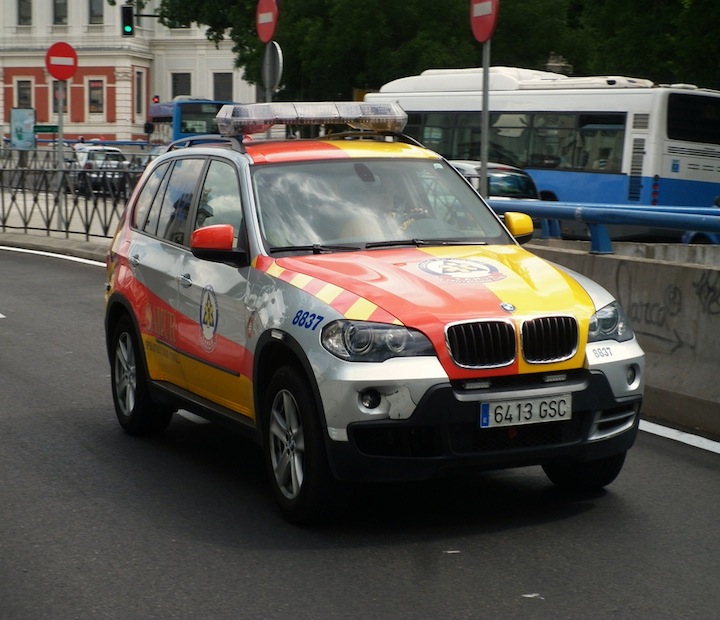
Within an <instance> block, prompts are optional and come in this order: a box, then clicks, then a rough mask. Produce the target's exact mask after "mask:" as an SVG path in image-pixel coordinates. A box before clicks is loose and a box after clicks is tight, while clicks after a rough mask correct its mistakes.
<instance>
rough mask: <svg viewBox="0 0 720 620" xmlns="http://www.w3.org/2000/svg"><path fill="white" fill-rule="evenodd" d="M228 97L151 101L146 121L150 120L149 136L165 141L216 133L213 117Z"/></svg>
mask: <svg viewBox="0 0 720 620" xmlns="http://www.w3.org/2000/svg"><path fill="white" fill-rule="evenodd" d="M228 103H232V102H230V101H213V100H211V99H195V98H187V97H176V98H175V99H173V100H172V101H166V102H160V103H152V104H150V109H149V114H148V117H149V121H150V123H152V125H153V127H152V132H151V140H152V141H153V142H162V143H168V142H172V141H173V140H180V139H181V138H188V137H191V136H197V135H203V134H216V133H219V131H218V126H217V122H216V120H215V117H216V116H217V113H218V112H219V111H220V108H222V107H223V106H224V105H226V104H228Z"/></svg>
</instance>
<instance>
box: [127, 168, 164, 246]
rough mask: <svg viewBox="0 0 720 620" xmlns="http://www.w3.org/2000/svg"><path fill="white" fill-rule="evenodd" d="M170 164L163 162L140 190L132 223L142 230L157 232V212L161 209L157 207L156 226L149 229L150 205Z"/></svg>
mask: <svg viewBox="0 0 720 620" xmlns="http://www.w3.org/2000/svg"><path fill="white" fill-rule="evenodd" d="M168 166H169V164H163V165H162V166H158V167H157V168H156V169H155V170H154V171H153V173H152V175H150V178H149V179H148V180H147V182H146V183H145V185H144V186H143V188H142V190H140V195H139V196H138V199H137V202H136V203H135V210H134V211H133V220H132V222H131V225H132V226H134V227H135V228H139V229H140V230H146V231H147V232H152V234H155V231H156V230H157V214H158V213H159V211H160V208H159V206H158V208H157V209H155V218H154V219H155V226H154V228H153V230H152V231H149V230H148V229H147V227H146V222H147V221H148V213H150V206H151V205H152V204H153V200H154V199H155V196H156V194H157V191H158V187H160V182H161V181H162V179H163V177H164V176H165V173H166V172H167V169H168Z"/></svg>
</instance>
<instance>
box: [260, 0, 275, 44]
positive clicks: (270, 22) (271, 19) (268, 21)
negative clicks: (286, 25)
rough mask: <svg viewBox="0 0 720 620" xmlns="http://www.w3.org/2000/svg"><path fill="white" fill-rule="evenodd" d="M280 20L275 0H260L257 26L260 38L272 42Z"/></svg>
mask: <svg viewBox="0 0 720 620" xmlns="http://www.w3.org/2000/svg"><path fill="white" fill-rule="evenodd" d="M277 22H278V7H277V4H276V2H275V0H258V4H257V12H256V13H255V26H256V27H257V33H258V36H259V37H260V40H261V41H262V42H263V43H270V41H272V38H273V36H275V28H277Z"/></svg>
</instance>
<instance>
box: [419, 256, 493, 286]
mask: <svg viewBox="0 0 720 620" xmlns="http://www.w3.org/2000/svg"><path fill="white" fill-rule="evenodd" d="M418 267H420V269H422V270H423V271H424V272H425V273H429V274H432V275H434V276H438V277H440V278H442V279H443V280H446V281H449V282H497V281H498V280H503V279H504V278H505V277H506V276H505V274H504V273H501V272H500V270H498V268H497V267H495V265H491V264H489V263H483V262H482V261H479V260H473V259H469V258H431V259H428V260H425V261H423V262H422V263H420V264H419V265H418Z"/></svg>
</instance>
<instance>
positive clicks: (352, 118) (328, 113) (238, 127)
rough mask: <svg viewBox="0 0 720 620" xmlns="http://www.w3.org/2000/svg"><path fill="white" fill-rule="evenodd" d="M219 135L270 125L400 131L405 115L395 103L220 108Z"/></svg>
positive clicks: (285, 103) (218, 118) (272, 104)
mask: <svg viewBox="0 0 720 620" xmlns="http://www.w3.org/2000/svg"><path fill="white" fill-rule="evenodd" d="M216 120H217V124H218V128H219V129H220V133H221V134H222V135H223V136H242V135H248V134H251V133H260V132H263V131H267V130H268V129H270V127H272V126H273V125H343V124H345V125H350V126H351V127H352V128H354V129H372V130H374V131H391V132H400V131H402V130H403V129H404V128H405V125H406V123H407V114H406V113H405V111H404V110H403V109H402V108H401V107H400V105H399V104H397V103H384V102H377V103H369V102H365V101H303V102H298V103H290V102H282V101H279V102H275V103H249V104H242V105H241V104H237V105H224V106H223V107H222V108H220V111H219V112H218V114H217V117H216Z"/></svg>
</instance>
